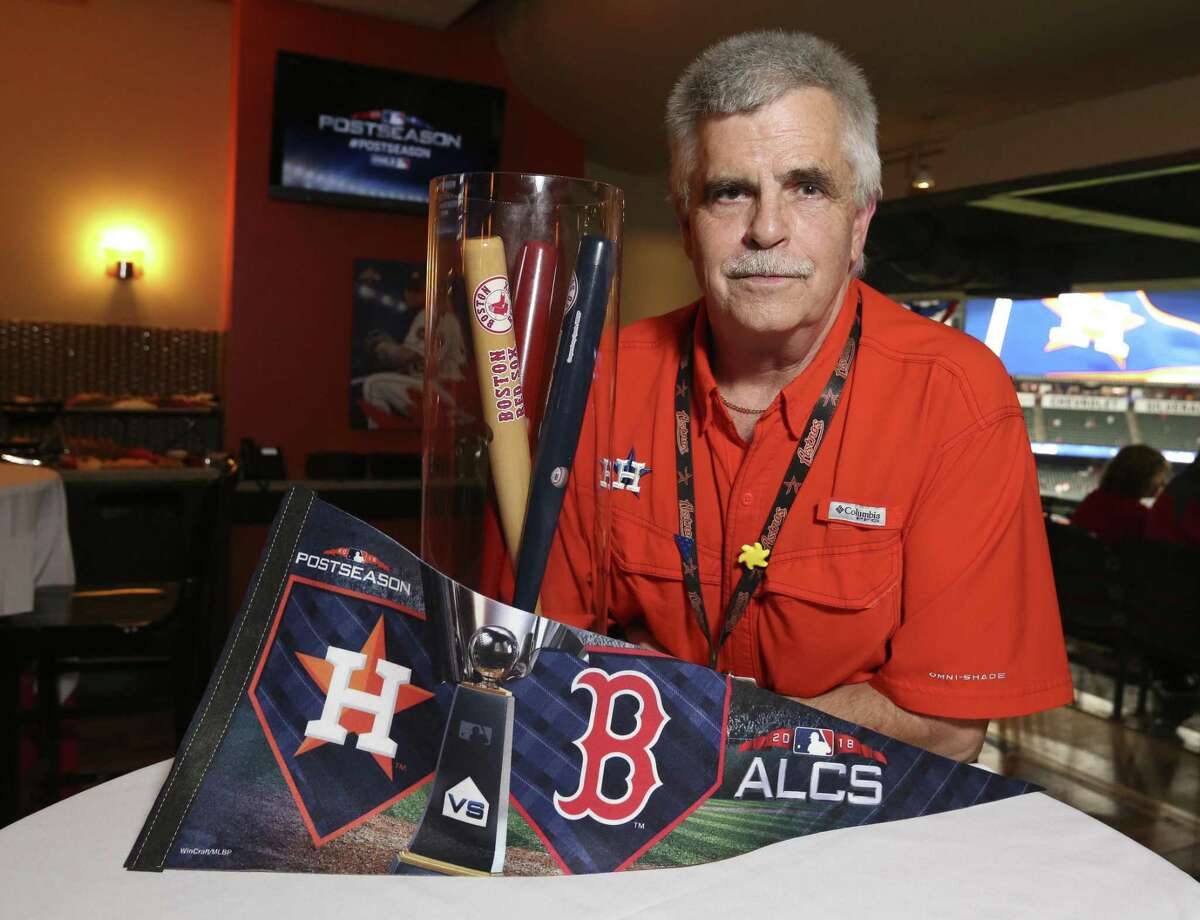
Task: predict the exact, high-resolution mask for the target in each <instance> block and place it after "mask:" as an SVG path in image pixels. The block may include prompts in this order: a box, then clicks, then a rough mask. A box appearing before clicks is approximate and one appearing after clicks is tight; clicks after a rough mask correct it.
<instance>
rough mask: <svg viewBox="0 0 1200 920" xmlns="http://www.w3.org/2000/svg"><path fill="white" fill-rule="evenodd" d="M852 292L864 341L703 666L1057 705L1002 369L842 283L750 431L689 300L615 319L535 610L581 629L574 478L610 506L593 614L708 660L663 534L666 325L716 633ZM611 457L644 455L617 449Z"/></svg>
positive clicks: (984, 704)
mask: <svg viewBox="0 0 1200 920" xmlns="http://www.w3.org/2000/svg"><path fill="white" fill-rule="evenodd" d="M860 290H861V292H862V298H863V307H862V308H863V325H862V339H861V342H860V347H859V353H858V357H857V359H856V361H855V364H854V369H853V372H852V373H851V375H850V379H849V380H848V381H847V384H846V389H845V391H844V393H843V395H842V401H841V405H840V407H839V409H838V411H837V414H836V415H835V417H834V419H833V423H832V425H831V426H830V427H829V430H828V431H827V432H826V435H825V438H824V442H823V444H822V446H821V448H820V451H819V452H818V455H817V459H816V462H815V463H814V464H813V467H812V469H811V471H810V473H809V475H808V479H807V480H806V482H805V483H804V486H803V487H802V489H801V490H800V493H799V494H798V496H797V498H796V500H795V504H794V505H793V506H792V510H791V513H790V514H789V515H788V517H787V520H786V522H785V523H784V526H783V529H782V531H781V533H780V535H779V538H778V541H777V542H776V544H775V548H774V550H773V551H772V553H771V555H770V557H769V562H768V566H767V568H766V572H765V578H764V580H763V583H762V585H761V586H760V587H759V589H758V591H757V592H756V594H755V596H754V598H753V600H752V601H751V603H750V606H749V608H748V610H747V612H746V614H745V616H744V617H743V618H742V620H741V622H740V623H739V624H738V625H737V627H736V628H735V629H734V631H733V632H732V634H731V635H730V636H729V639H728V641H727V642H726V643H725V645H724V646H723V647H722V649H721V651H720V655H719V658H718V667H719V669H720V670H722V671H729V672H731V673H733V674H737V675H744V676H750V677H753V678H754V679H755V681H757V682H758V684H759V685H760V686H764V687H768V688H770V689H772V690H775V691H776V692H778V693H783V694H787V695H789V696H801V697H811V696H816V695H818V694H821V693H824V692H826V691H828V690H831V689H833V688H834V687H837V686H840V685H841V684H845V683H857V682H861V681H870V682H871V684H872V686H873V687H874V688H875V689H877V690H878V691H880V692H881V693H883V694H884V695H886V696H887V697H889V698H890V699H891V700H892V701H893V702H895V703H896V704H897V705H899V706H901V707H903V708H905V709H908V710H910V711H913V712H918V713H923V714H926V715H936V716H945V717H957V718H988V717H1001V716H1009V715H1017V714H1021V713H1027V712H1034V711H1037V710H1040V709H1046V708H1049V707H1052V706H1058V705H1061V704H1063V703H1067V702H1069V701H1070V700H1071V698H1072V693H1071V680H1070V676H1069V673H1068V670H1067V662H1066V654H1065V651H1064V647H1063V637H1062V628H1061V626H1060V622H1059V617H1058V607H1057V603H1056V600H1055V593H1054V582H1053V577H1052V574H1051V570H1050V562H1049V556H1048V553H1047V549H1046V537H1045V529H1044V526H1043V523H1042V514H1041V503H1040V499H1039V497H1038V488H1037V478H1036V473H1035V470H1034V463H1033V455H1032V453H1031V452H1030V449H1029V441H1028V437H1027V435H1026V432H1025V425H1024V421H1023V419H1022V415H1021V409H1020V407H1019V406H1018V404H1017V400H1016V396H1015V394H1014V391H1013V386H1012V382H1011V381H1010V379H1009V377H1008V375H1007V374H1006V373H1005V371H1004V369H1003V367H1002V366H1001V365H1000V363H999V361H997V360H996V358H995V356H994V355H993V354H992V353H991V352H990V351H988V349H987V348H985V347H984V346H983V345H982V344H981V343H979V342H977V341H975V340H974V339H971V338H969V337H968V336H966V335H964V334H962V333H960V332H957V331H955V330H952V329H949V328H947V327H945V326H942V325H939V324H936V323H933V322H930V321H929V320H927V319H924V318H922V317H919V316H916V315H913V314H911V313H909V312H908V311H906V310H905V309H903V308H902V307H900V306H898V305H897V304H894V303H892V302H891V301H889V300H887V299H886V298H885V297H883V296H882V295H881V294H879V293H877V292H876V291H873V290H872V289H871V288H869V287H867V286H866V285H864V284H861V282H857V281H856V282H854V283H852V284H851V285H850V289H849V292H848V294H847V300H846V302H845V303H843V305H842V308H841V312H840V315H839V317H838V319H837V321H836V323H835V325H834V327H833V329H832V330H831V331H830V333H829V335H828V336H827V337H826V340H825V342H824V343H823V344H822V346H821V349H820V351H819V352H818V354H817V356H816V358H815V359H814V360H813V361H812V362H811V364H810V365H809V367H808V368H807V369H806V370H805V371H804V372H803V373H801V374H800V375H799V376H798V377H797V378H796V379H795V380H794V381H792V383H790V384H789V385H788V386H787V387H786V388H785V389H784V390H783V391H782V392H781V393H780V394H779V396H778V398H777V399H776V400H775V402H774V403H772V405H771V406H770V407H769V408H768V410H767V411H766V412H765V413H764V414H763V415H762V416H761V418H760V420H759V422H758V424H757V427H756V429H755V432H754V437H753V439H752V441H751V442H750V443H749V444H747V443H745V442H744V441H743V440H742V439H741V437H740V436H739V435H738V434H737V431H736V430H735V428H734V426H733V423H732V422H731V420H730V418H729V415H728V414H727V412H726V409H725V407H724V406H723V405H722V404H721V401H720V398H719V394H718V391H717V388H716V384H715V381H714V379H713V375H712V369H711V365H710V363H709V358H708V348H709V335H708V326H707V321H706V317H705V312H704V308H703V303H702V302H701V303H700V304H694V305H692V306H690V307H686V308H684V309H681V310H677V311H675V312H674V313H670V314H667V315H666V316H661V317H657V318H654V319H650V320H646V321H643V322H640V323H636V324H634V325H632V326H630V327H628V328H627V329H624V330H622V331H621V335H620V345H619V351H618V360H617V381H618V383H617V402H616V412H615V422H614V424H613V442H612V446H611V456H610V455H608V453H606V451H604V450H601V449H598V448H597V444H596V442H595V440H594V438H593V437H592V435H591V434H590V432H592V431H594V430H595V428H596V426H595V424H594V419H593V420H592V422H591V423H589V424H587V425H585V435H584V437H583V438H581V441H580V447H579V452H578V454H577V457H576V463H575V467H574V471H573V474H572V476H571V480H570V483H569V485H568V495H567V501H566V503H565V506H564V512H563V517H562V520H561V521H560V527H559V535H558V538H557V546H556V549H555V552H554V553H553V554H552V558H551V564H550V566H549V569H548V571H547V580H546V585H545V588H544V590H543V594H542V599H543V605H544V609H545V610H546V611H547V612H548V613H549V614H550V615H553V616H558V617H559V618H561V619H564V620H566V621H567V622H573V623H574V624H575V625H580V626H586V627H591V626H592V625H593V624H591V623H590V622H589V621H588V619H587V618H586V617H580V616H579V615H577V614H573V613H572V611H579V610H586V609H588V608H589V605H588V603H587V598H588V597H589V596H590V592H591V591H592V590H593V587H592V585H591V583H590V576H589V574H588V573H589V572H590V571H592V569H591V568H590V567H589V566H588V565H587V564H584V562H583V560H585V559H588V558H589V557H590V554H591V553H592V552H593V551H594V550H595V549H596V548H597V547H599V548H600V549H601V550H603V548H604V547H603V544H602V543H601V542H598V541H597V540H596V534H597V531H596V528H595V520H594V514H595V508H596V507H597V502H595V501H594V500H592V499H591V498H590V497H587V496H583V495H582V494H581V493H582V492H583V491H586V490H591V489H595V488H597V487H599V488H601V489H602V490H604V492H603V493H602V497H603V498H604V499H607V500H608V501H609V502H610V506H611V534H610V543H611V570H610V574H609V583H608V584H607V585H606V586H605V588H606V591H607V594H608V598H607V604H606V606H607V609H608V611H609V615H610V617H611V619H612V620H613V621H615V622H616V623H618V624H627V623H630V622H634V621H637V620H644V621H645V624H646V626H647V627H648V628H649V630H650V632H651V633H652V634H653V635H654V638H655V639H656V640H657V641H658V642H659V643H660V644H661V645H662V646H663V647H664V648H665V649H666V650H667V651H668V652H670V653H671V654H672V655H675V656H677V657H680V658H684V659H687V660H690V661H695V662H700V663H707V661H708V647H707V642H706V640H705V637H704V635H703V633H702V632H701V630H700V628H699V626H698V624H697V623H696V621H695V618H694V616H693V614H692V613H691V610H690V607H689V606H688V604H687V601H686V598H685V596H684V589H683V579H682V574H681V570H680V557H679V551H678V549H677V546H676V543H675V540H674V535H675V534H676V533H677V532H678V531H679V510H678V504H677V499H676V491H675V478H676V472H675V447H674V444H675V410H674V387H675V376H676V372H677V369H678V364H679V356H680V350H681V348H682V347H683V343H684V341H685V339H686V333H687V332H688V329H689V327H692V328H694V329H695V346H694V356H695V371H694V386H693V393H692V416H693V422H692V424H693V431H692V447H693V453H694V456H693V463H694V468H695V488H696V505H697V507H696V522H695V533H696V541H697V547H698V549H697V552H698V555H699V563H700V582H701V587H702V590H703V592H704V601H705V606H706V608H707V611H708V617H709V621H710V627H711V630H712V632H713V634H714V635H717V634H718V633H719V630H720V627H721V624H722V623H723V620H724V613H725V609H726V606H727V605H728V602H729V598H730V595H731V594H732V593H733V591H734V588H735V586H736V584H737V581H738V578H739V576H740V574H741V569H740V567H739V565H738V564H737V561H736V559H737V556H738V553H739V551H740V548H741V546H742V544H746V543H754V542H755V541H756V540H758V539H759V537H760V533H761V531H762V528H763V525H764V523H765V522H766V519H767V516H768V514H769V513H770V512H771V510H772V508H773V507H774V499H775V496H776V493H777V491H778V489H779V486H780V482H781V480H782V479H783V476H784V471H785V470H786V469H787V466H788V462H789V460H790V458H791V455H792V454H793V452H794V451H795V450H796V447H797V444H798V442H799V440H800V438H801V437H802V436H803V435H804V431H805V424H806V422H807V421H808V417H809V414H810V412H811V411H812V407H813V404H814V402H815V401H816V400H817V398H818V397H819V395H820V393H821V390H822V388H823V387H824V386H825V383H826V381H827V380H828V378H829V375H830V372H831V371H832V369H833V366H834V364H835V363H836V361H837V358H838V356H839V354H840V353H841V350H842V346H843V344H844V342H845V339H846V336H847V334H848V332H849V329H850V325H851V323H852V322H853V319H854V312H855V310H854V307H855V300H856V297H857V293H858V291H860ZM601 427H602V426H601ZM631 454H632V459H633V461H634V462H635V463H641V464H645V467H644V468H641V469H639V468H637V467H636V466H633V465H632V464H630V463H629V462H628V461H629V460H630V456H631ZM605 460H607V461H608V463H607V464H606V463H604V461H605ZM617 460H621V461H624V462H623V463H622V464H620V465H617V464H616V463H615V461H617ZM622 473H623V476H622ZM598 478H599V481H597V480H598ZM606 480H607V481H606ZM631 485H636V486H637V489H636V491H635V490H634V489H631V488H630V486H631ZM618 486H620V487H618ZM847 504H853V505H857V506H860V508H865V509H867V510H866V512H865V516H866V517H871V518H875V517H876V515H875V512H877V511H879V510H880V509H883V514H880V515H878V517H879V518H882V521H881V522H878V521H873V522H871V523H852V522H848V521H845V520H838V519H837V518H839V517H849V516H850V515H849V514H847V513H846V512H845V511H843V512H842V513H841V514H838V513H837V511H836V510H835V509H837V508H839V507H840V508H843V509H844V508H845V506H846V505H847ZM601 506H602V503H601Z"/></svg>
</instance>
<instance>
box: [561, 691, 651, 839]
mask: <svg viewBox="0 0 1200 920" xmlns="http://www.w3.org/2000/svg"><path fill="white" fill-rule="evenodd" d="M579 689H584V690H586V691H588V693H590V694H591V695H592V712H591V716H590V718H589V719H588V727H587V731H585V732H584V734H583V737H582V738H579V739H578V740H577V741H575V742H574V744H575V746H576V747H577V748H579V752H580V754H582V755H583V764H582V766H581V768H580V770H579V788H578V789H576V790H575V791H574V792H573V793H572V794H571V795H569V796H563V795H561V794H560V793H558V792H555V793H554V809H555V811H557V812H558V813H559V814H560V815H562V816H563V817H564V818H567V819H568V820H571V821H577V820H579V819H580V818H583V817H591V818H594V819H595V820H597V821H599V822H600V823H601V824H625V823H626V822H627V821H632V820H633V819H634V818H636V817H637V816H638V815H639V814H641V812H642V809H643V808H645V807H646V803H647V802H648V801H650V796H651V795H653V793H654V790H655V789H657V788H658V787H659V786H661V785H662V784H663V783H662V780H661V779H660V778H659V775H658V762H657V761H656V760H655V758H654V753H653V751H652V750H651V749H652V748H653V747H654V745H655V743H656V742H657V741H658V739H659V736H661V735H662V730H663V727H664V726H665V725H666V724H667V722H669V721H670V719H671V717H670V716H668V715H667V713H666V711H665V710H664V709H663V705H662V697H661V696H660V695H659V692H658V687H657V686H655V684H654V681H652V680H651V679H650V678H648V677H647V676H646V675H645V674H643V673H641V672H640V671H618V672H616V673H615V674H608V673H607V672H605V671H601V670H600V669H599V668H588V669H587V670H585V671H580V672H579V673H578V674H576V675H575V680H573V681H572V682H571V690H572V692H574V691H576V690H579ZM620 696H630V697H633V699H634V700H635V701H636V702H637V704H638V710H637V714H636V715H635V716H634V720H635V722H636V723H637V725H636V727H635V728H634V729H633V731H631V732H629V733H628V734H625V735H619V734H617V733H616V732H615V731H613V724H612V722H613V711H614V708H615V703H616V700H617V698H618V697H620ZM614 758H620V759H621V760H624V761H625V763H626V764H627V765H628V767H629V770H628V775H627V776H626V778H625V780H624V782H625V791H624V794H622V795H620V796H618V797H616V798H610V797H609V796H607V795H605V794H604V791H603V783H604V770H605V767H606V765H607V764H608V762H609V761H610V760H612V759H614Z"/></svg>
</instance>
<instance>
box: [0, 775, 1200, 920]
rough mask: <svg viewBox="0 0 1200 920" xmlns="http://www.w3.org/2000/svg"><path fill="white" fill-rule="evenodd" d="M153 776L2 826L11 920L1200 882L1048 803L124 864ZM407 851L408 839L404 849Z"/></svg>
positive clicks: (1091, 907) (903, 909) (1052, 907)
mask: <svg viewBox="0 0 1200 920" xmlns="http://www.w3.org/2000/svg"><path fill="white" fill-rule="evenodd" d="M168 766H169V764H168V763H165V762H164V763H161V764H156V765H155V766H153V767H147V768H146V769H144V770H139V771H137V772H136V773H131V774H129V775H128V776H125V777H122V778H121V779H118V780H114V781H113V782H111V783H106V784H105V785H103V786H98V787H96V788H94V789H91V790H89V791H88V792H85V793H82V794H81V795H77V796H75V797H74V798H71V799H68V800H67V801H65V802H60V803H59V804H58V805H55V806H53V807H51V808H48V809H46V810H45V811H42V812H39V813H38V814H36V815H32V816H31V817H29V818H26V819H25V820H23V821H20V822H18V823H16V824H14V825H11V826H10V827H8V828H6V829H4V830H0V892H3V895H2V896H0V915H3V916H5V917H21V918H30V920H36V918H43V917H45V918H50V917H53V918H63V917H86V918H88V920H93V918H95V920H102V918H109V917H111V918H121V920H140V918H159V917H171V918H191V917H194V918H197V920H218V918H219V920H234V918H240V917H245V918H248V920H262V918H264V917H296V918H307V917H384V916H394V917H400V918H404V920H434V918H443V917H445V918H454V920H470V918H473V917H479V918H481V920H487V918H493V917H502V918H512V920H535V918H553V920H583V918H589V917H597V918H601V917H602V918H605V920H626V918H632V917H647V918H649V917H654V918H658V917H680V918H687V920H695V918H702V917H714V918H721V920H744V918H751V917H753V918H772V920H775V918H780V920H782V918H790V917H804V918H812V917H823V918H830V920H835V918H836V920H842V918H850V917H853V918H862V917H872V918H880V920H902V918H921V920H926V918H938V920H943V918H959V917H970V918H1004V920H1010V918H1014V917H1031V918H1038V920H1043V918H1066V917H1073V918H1080V920H1105V918H1113V920H1117V918H1119V920H1129V918H1141V917H1153V918H1154V920H1171V918H1177V917H1190V918H1196V917H1200V885H1198V884H1197V883H1196V882H1195V881H1193V880H1192V879H1191V877H1190V876H1188V875H1185V874H1184V873H1183V872H1181V871H1179V870H1178V869H1176V868H1175V867H1174V866H1172V865H1171V864H1170V863H1168V862H1167V861H1166V860H1163V859H1161V858H1160V857H1158V856H1156V855H1155V854H1154V853H1152V852H1150V851H1149V850H1147V849H1145V848H1143V847H1141V846H1139V845H1138V844H1136V843H1134V842H1133V841H1131V840H1129V839H1128V838H1126V837H1124V836H1122V835H1121V834H1119V833H1117V832H1116V831H1114V830H1112V829H1110V828H1108V827H1107V826H1105V825H1103V824H1101V823H1100V822H1098V821H1095V820H1093V819H1092V818H1089V817H1088V816H1087V815H1085V814H1083V813H1082V812H1079V811H1076V810H1074V809H1073V808H1070V807H1068V806H1066V805H1062V804H1060V803H1058V802H1056V801H1054V800H1053V799H1051V798H1049V797H1048V796H1045V795H1043V794H1040V793H1036V794H1032V795H1025V796H1020V797H1018V798H1015V799H1007V800H1005V801H1002V802H993V803H990V804H987V805H979V806H976V807H974V808H967V809H964V810H962V811H956V812H950V813H947V814H941V815H931V816H929V817H925V818H914V819H910V820H908V821H896V822H893V823H891V824H879V825H874V826H871V827H857V828H849V829H846V830H839V831H830V832H828V833H824V834H815V835H813V836H811V837H804V838H800V839H797V840H791V841H787V842H786V843H780V844H775V845H774V846H770V847H766V848H764V849H762V850H757V851H755V852H753V853H750V854H747V855H745V856H739V857H737V858H736V859H730V860H726V861H724V862H719V863H712V864H709V865H707V866H697V867H694V868H689V869H665V870H663V869H659V870H653V871H644V872H628V873H620V874H616V875H592V876H576V877H572V878H561V877H560V878H505V879H495V880H487V879H463V878H415V877H403V878H398V877H386V876H332V875H284V874H273V873H253V872H199V871H169V872H165V873H162V874H155V873H142V872H126V871H125V870H124V869H122V868H121V863H122V861H123V860H124V859H125V856H126V855H127V853H128V851H129V848H130V846H131V845H132V843H133V841H134V838H135V837H136V836H137V833H138V831H139V830H140V828H141V825H142V822H143V820H144V818H145V816H146V813H147V811H148V810H149V809H150V806H151V804H152V802H153V800H154V796H155V795H156V794H157V792H158V789H159V787H160V786H161V784H162V782H163V780H164V779H165V778H166V775H167V768H168ZM398 843H399V841H398Z"/></svg>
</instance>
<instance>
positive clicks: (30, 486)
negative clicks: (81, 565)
mask: <svg viewBox="0 0 1200 920" xmlns="http://www.w3.org/2000/svg"><path fill="white" fill-rule="evenodd" d="M74 582H75V563H74V560H73V559H72V557H71V540H70V536H69V535H68V532H67V497H66V494H65V493H64V492H63V484H62V479H61V478H60V477H59V475H58V473H56V472H54V471H53V470H48V469H45V468H43V467H37V466H20V465H17V464H13V463H3V462H0V616H10V615H12V614H14V613H24V612H25V611H27V610H32V609H33V589H34V588H39V587H41V586H42V585H69V584H74Z"/></svg>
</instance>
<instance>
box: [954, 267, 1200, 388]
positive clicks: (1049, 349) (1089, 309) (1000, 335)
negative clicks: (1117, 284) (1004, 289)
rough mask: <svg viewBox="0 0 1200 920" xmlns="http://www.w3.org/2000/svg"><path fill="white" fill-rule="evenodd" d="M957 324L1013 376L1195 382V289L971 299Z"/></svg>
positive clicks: (1198, 305)
mask: <svg viewBox="0 0 1200 920" xmlns="http://www.w3.org/2000/svg"><path fill="white" fill-rule="evenodd" d="M965 328H966V331H967V332H968V333H969V334H971V335H973V336H975V337H976V338H978V339H981V340H982V341H983V342H984V343H986V344H987V346H988V347H989V348H991V349H992V351H994V352H995V353H996V354H997V355H999V357H1000V360H1001V361H1003V362H1004V366H1005V367H1006V368H1007V369H1008V372H1009V373H1010V374H1012V375H1013V376H1015V377H1051V378H1054V377H1061V378H1066V379H1075V380H1086V381H1094V382H1097V383H1116V384H1185V385H1191V386H1195V385H1200V290H1176V291H1104V292H1099V291H1097V292H1092V293H1078V294H1060V295H1059V296H1057V297H1047V298H1044V299H1041V300H1012V299H1009V298H1007V297H997V298H987V299H982V298H978V299H971V300H968V301H967V318H966V327H965Z"/></svg>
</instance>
